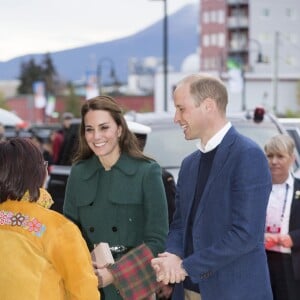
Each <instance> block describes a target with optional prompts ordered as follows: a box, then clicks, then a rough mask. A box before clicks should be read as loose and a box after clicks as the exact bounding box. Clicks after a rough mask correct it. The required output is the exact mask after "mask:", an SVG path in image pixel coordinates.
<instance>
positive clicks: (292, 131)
mask: <svg viewBox="0 0 300 300" xmlns="http://www.w3.org/2000/svg"><path fill="white" fill-rule="evenodd" d="M278 120H279V123H280V124H281V125H282V126H283V127H284V128H285V130H286V131H287V133H288V134H289V135H290V136H291V137H292V138H293V139H294V141H295V146H296V149H297V151H298V153H300V118H280V119H278Z"/></svg>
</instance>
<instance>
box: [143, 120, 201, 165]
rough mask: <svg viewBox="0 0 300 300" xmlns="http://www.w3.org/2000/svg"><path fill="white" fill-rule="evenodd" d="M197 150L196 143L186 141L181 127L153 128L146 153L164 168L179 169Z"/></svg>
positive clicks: (148, 138)
mask: <svg viewBox="0 0 300 300" xmlns="http://www.w3.org/2000/svg"><path fill="white" fill-rule="evenodd" d="M196 149H197V148H196V141H186V140H185V139H184V134H183V131H182V130H181V128H180V127H179V126H174V127H173V126H172V127H171V126H170V127H166V128H152V132H150V133H149V134H148V137H147V142H146V146H145V150H144V153H145V154H147V155H149V156H150V157H153V158H154V159H155V160H156V161H157V162H158V163H159V164H160V165H161V166H162V167H165V168H178V167H179V166H180V164H181V161H182V159H183V158H184V157H185V156H187V155H188V154H190V153H192V152H193V151H195V150H196Z"/></svg>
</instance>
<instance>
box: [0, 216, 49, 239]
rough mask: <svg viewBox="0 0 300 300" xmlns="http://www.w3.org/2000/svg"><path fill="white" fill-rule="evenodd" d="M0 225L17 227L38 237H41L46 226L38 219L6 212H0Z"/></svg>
mask: <svg viewBox="0 0 300 300" xmlns="http://www.w3.org/2000/svg"><path fill="white" fill-rule="evenodd" d="M1 225H11V226H19V227H22V228H23V229H25V230H28V231H29V232H31V233H32V234H33V235H35V236H38V237H41V236H42V235H43V233H44V232H45V230H46V226H45V225H44V224H42V223H41V222H39V220H38V219H36V218H33V217H30V216H27V215H23V214H21V213H19V212H18V213H14V212H11V211H6V210H0V226H1Z"/></svg>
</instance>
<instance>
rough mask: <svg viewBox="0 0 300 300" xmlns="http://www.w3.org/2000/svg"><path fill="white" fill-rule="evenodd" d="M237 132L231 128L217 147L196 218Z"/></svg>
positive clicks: (201, 210)
mask: <svg viewBox="0 0 300 300" xmlns="http://www.w3.org/2000/svg"><path fill="white" fill-rule="evenodd" d="M236 134H237V131H236V130H235V129H234V128H233V127H231V128H230V129H229V131H228V132H227V134H226V135H225V136H224V138H223V140H222V142H221V143H220V145H219V146H218V147H219V148H218V149H217V152H216V155H215V158H214V161H213V164H212V168H211V171H210V174H209V177H208V180H207V183H206V186H205V188H204V191H203V194H202V197H201V201H200V205H199V208H198V212H197V218H198V217H199V216H200V215H201V214H202V212H203V210H204V208H205V203H206V202H207V200H208V194H209V191H210V189H211V188H213V182H214V180H216V179H217V177H218V175H219V173H220V171H221V170H222V168H223V166H224V165H225V161H226V160H227V158H228V156H229V153H230V147H231V145H232V144H233V142H234V140H235V138H236Z"/></svg>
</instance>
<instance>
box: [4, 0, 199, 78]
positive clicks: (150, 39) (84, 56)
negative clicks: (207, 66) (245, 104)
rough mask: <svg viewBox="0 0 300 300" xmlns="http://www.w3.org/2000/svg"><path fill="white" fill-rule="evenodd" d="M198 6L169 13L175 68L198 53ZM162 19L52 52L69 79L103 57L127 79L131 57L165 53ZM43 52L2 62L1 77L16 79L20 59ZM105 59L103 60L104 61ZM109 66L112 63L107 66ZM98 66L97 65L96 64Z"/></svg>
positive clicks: (60, 71)
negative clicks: (109, 37) (132, 31)
mask: <svg viewBox="0 0 300 300" xmlns="http://www.w3.org/2000/svg"><path fill="white" fill-rule="evenodd" d="M198 15H199V11H198V6H197V5H196V4H189V5H186V6H184V7H183V8H182V9H180V10H178V11H177V12H175V13H173V14H172V15H169V16H168V62H169V65H171V66H172V67H173V68H174V70H175V71H178V70H179V69H180V66H181V64H182V62H183V60H184V58H186V57H187V56H188V55H190V54H192V53H195V52H196V51H197V47H198V46H199V42H198V33H197V28H198V23H199V21H198ZM162 49H163V19H162V20H159V21H158V22H156V23H154V24H153V25H151V26H149V27H147V28H145V29H143V30H141V31H139V32H137V33H135V34H133V35H131V36H128V37H124V38H120V39H116V40H112V41H109V42H102V43H97V44H93V45H88V46H83V47H78V48H73V49H68V50H63V51H58V52H51V53H50V55H51V58H52V61H53V63H54V65H55V67H56V70H57V72H58V74H59V76H60V77H61V78H62V79H64V80H67V81H73V80H78V79H83V78H84V76H85V75H86V72H87V71H90V70H91V66H92V62H93V63H94V64H97V62H99V61H100V60H101V59H103V58H109V59H111V60H112V61H113V63H114V65H115V69H116V75H117V78H118V80H119V81H122V82H125V81H127V73H128V60H129V59H130V58H133V57H134V58H136V59H142V58H145V57H149V56H154V57H162V56H163V54H162V53H163V50H162ZM43 56H44V53H43V54H28V55H24V56H20V57H17V58H14V59H11V60H9V61H6V62H0V80H9V79H16V78H18V76H19V74H20V64H21V62H23V61H24V62H27V61H28V60H29V59H30V58H34V59H35V61H36V62H38V63H39V62H40V61H41V58H42V57H43ZM103 63H104V61H103ZM107 68H109V66H107ZM94 69H95V68H94Z"/></svg>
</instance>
